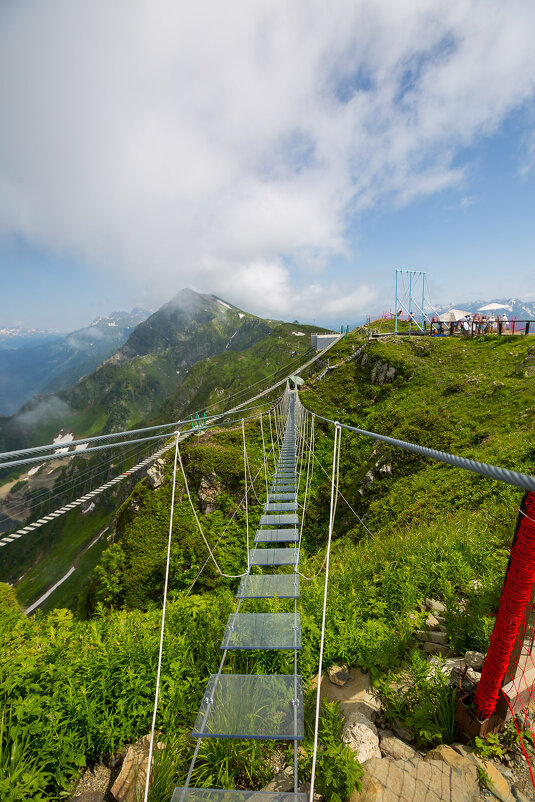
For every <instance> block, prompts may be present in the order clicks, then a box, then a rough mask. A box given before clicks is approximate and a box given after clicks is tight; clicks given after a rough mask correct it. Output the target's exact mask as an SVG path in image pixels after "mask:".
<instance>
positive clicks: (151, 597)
mask: <svg viewBox="0 0 535 802" xmlns="http://www.w3.org/2000/svg"><path fill="white" fill-rule="evenodd" d="M330 362H331V366H333V365H335V367H334V369H332V370H330V371H329V372H328V373H327V374H325V375H324V376H323V378H320V375H321V373H322V372H323V370H322V367H325V366H321V365H319V366H315V367H314V368H311V369H309V371H308V374H306V375H305V378H306V384H305V386H304V388H303V389H302V391H301V394H300V395H301V399H302V402H303V404H304V405H305V406H306V407H307V408H309V409H310V410H312V411H314V412H317V413H319V414H321V415H323V416H326V417H329V418H333V419H334V420H340V421H342V422H346V423H350V424H353V425H357V426H359V427H361V428H365V429H370V430H372V431H378V432H381V433H383V434H390V435H392V436H395V437H399V438H405V439H408V440H412V441H413V442H418V443H421V444H424V445H429V446H432V447H434V448H438V449H446V450H449V451H452V452H454V453H459V454H461V455H463V456H468V457H474V458H476V459H480V460H483V461H488V462H492V463H494V464H498V465H502V466H505V467H510V468H513V469H516V470H520V471H523V472H526V473H530V474H533V473H534V472H535V470H534V466H535V453H534V451H533V444H532V435H531V433H532V427H533V417H534V415H535V408H534V406H533V395H532V385H533V366H534V363H535V346H534V345H533V344H532V340H530V339H529V338H524V339H522V338H512V337H511V338H501V339H500V338H498V337H497V336H492V335H489V336H484V337H481V338H478V339H475V340H469V339H463V338H460V337H459V338H451V339H445V338H444V339H441V340H427V339H425V340H424V339H423V338H414V339H409V338H407V337H405V338H402V337H398V338H394V337H390V338H385V339H381V340H374V341H368V339H367V334H366V332H364V331H360V332H359V331H356V332H354V333H352V334H351V335H350V337H349V338H348V339H347V340H342V341H341V342H340V343H339V344H338V345H337V346H336V347H335V348H334V349H333V351H332V352H331V353H330ZM336 365H337V366H336ZM246 432H247V443H248V448H249V455H250V459H251V471H252V474H253V475H254V474H255V472H256V471H257V470H258V468H259V467H260V464H261V437H260V432H259V429H258V425H257V424H255V425H252V424H250V425H248V426H247V429H246ZM182 451H183V459H184V464H185V469H186V474H187V477H188V481H189V483H190V487H191V490H192V493H193V502H194V504H195V506H196V508H197V511H198V515H199V517H200V520H201V522H202V524H203V526H204V527H205V530H206V533H207V537H208V538H209V540H210V542H211V543H212V545H213V546H215V543H216V542H217V539H218V538H219V537H220V536H222V535H223V541H222V544H224V548H221V551H220V552H219V551H218V552H217V553H218V555H219V556H221V559H222V560H224V561H225V562H224V567H225V568H229V569H233V570H230V571H229V572H230V573H239V571H240V566H241V565H242V563H243V560H244V556H245V545H244V533H243V525H242V524H243V512H241V511H240V510H239V503H240V498H241V495H242V493H243V487H244V485H243V475H244V464H243V454H242V452H241V430H240V428H239V427H237V428H235V429H234V430H232V429H231V430H224V431H221V432H218V431H210V432H207V433H205V434H201V435H200V436H198V437H196V438H191V439H190V440H189V441H188V442H187V443H185V444H184V445H183V449H182ZM315 453H316V457H317V462H315V471H314V478H313V481H312V484H311V498H310V503H309V505H308V506H307V509H306V511H305V529H304V539H303V559H302V562H301V565H300V570H301V571H302V572H303V573H304V574H305V575H307V576H313V575H314V574H315V573H316V572H317V571H319V569H320V568H321V564H322V561H323V557H324V547H325V543H326V535H327V519H328V503H329V494H330V467H331V464H330V463H331V456H332V426H331V425H329V424H327V423H325V422H322V421H320V420H316V449H315ZM324 471H325V472H324ZM340 476H341V484H340V489H341V491H342V493H343V497H342V496H341V497H340V498H339V500H338V509H337V515H336V521H335V541H334V543H333V552H332V557H331V576H330V589H329V596H328V615H327V629H326V640H325V649H326V651H325V662H324V665H325V666H328V665H330V664H333V663H338V664H340V663H343V662H347V663H348V664H349V665H353V666H359V667H360V668H362V669H367V670H368V671H370V672H371V674H372V676H373V677H374V678H375V679H376V680H377V681H379V680H380V678H381V676H383V675H384V674H385V672H388V671H389V670H392V669H394V670H395V669H397V668H399V667H400V666H401V665H402V664H403V661H404V660H405V659H406V658H407V654H408V652H409V651H410V649H411V648H412V647H413V646H414V643H415V631H416V630H417V629H418V628H419V627H420V626H421V624H422V623H423V617H425V615H426V613H424V612H422V611H421V605H422V603H423V601H424V600H425V598H426V597H433V598H437V599H441V600H442V601H444V602H445V604H446V605H447V609H448V613H447V626H448V632H449V636H450V640H451V643H452V646H453V647H454V648H456V649H459V650H463V649H466V648H477V649H481V650H483V651H484V650H485V649H486V646H487V643H488V637H489V631H490V627H491V626H492V619H490V618H489V613H491V612H493V611H494V610H495V608H496V603H497V599H498V597H499V592H500V588H501V584H502V581H503V574H504V570H505V566H506V563H507V558H508V551H509V547H510V544H511V539H512V534H513V529H514V524H515V520H516V515H517V509H518V506H519V503H520V499H521V497H522V491H520V490H518V489H516V488H514V487H511V486H508V485H504V484H503V483H499V482H494V481H490V480H486V479H483V478H482V477H479V476H477V475H474V474H470V473H467V472H464V471H461V470H460V469H456V468H451V467H448V466H445V465H439V464H436V463H434V462H431V461H429V460H426V459H422V458H419V457H417V456H415V455H412V454H409V453H407V452H404V451H400V450H398V449H393V448H392V447H390V446H385V445H381V444H379V443H377V442H375V441H374V440H373V439H368V438H364V437H361V436H358V435H356V434H350V433H348V432H345V431H344V432H343V434H342V450H341V471H340ZM208 478H209V479H210V482H211V486H212V487H216V489H217V493H215V494H214V495H213V496H212V495H210V494H208V495H207V493H206V480H207V479H208ZM262 485H263V480H262V476H261V475H260V478H259V480H258V481H257V483H256V492H257V494H258V497H259V499H260V501H262ZM170 490H171V464H170V460H169V458H168V459H167V460H166V461H165V470H164V479H163V483H162V484H161V485H160V486H159V487H157V488H156V489H151V488H150V487H149V486H148V485H147V483H146V481H145V480H144V481H142V482H140V483H138V484H137V486H136V487H135V488H134V490H133V493H132V494H131V495H130V496H129V497H128V498H127V499H126V500H125V502H124V504H123V506H122V508H121V510H120V512H119V514H118V516H117V528H116V534H115V537H114V540H113V542H110V543H109V547H108V549H107V551H105V552H104V554H103V557H102V560H101V563H100V567H97V569H96V570H95V573H94V577H93V581H92V584H91V588H90V592H89V593H87V592H85V593H83V594H81V596H80V597H79V599H78V604H77V603H76V601H75V600H72V607H73V610H74V611H75V615H74V617H72V613H69V612H66V611H64V610H55V611H53V612H52V613H51V614H49V615H48V616H43V615H38V616H36V617H34V618H32V619H30V620H28V619H24V618H22V617H21V616H20V613H19V612H18V610H17V604H16V601H15V599H14V597H13V593H12V591H9V590H7V589H4V596H3V600H2V603H1V604H0V607H1V610H2V612H1V623H0V626H1V628H2V634H3V637H4V643H5V644H6V646H5V654H6V660H5V662H4V664H3V665H2V668H1V669H0V671H1V672H2V677H3V678H4V680H5V678H7V676H9V678H10V682H9V685H7V684H6V683H5V682H4V684H1V685H0V687H2V688H3V689H4V690H3V691H2V693H3V698H2V702H3V705H4V708H5V710H6V711H7V712H6V716H7V719H6V720H7V721H9V722H11V721H13V722H14V721H16V716H17V710H18V707H17V705H19V704H20V702H19V701H18V700H19V697H20V698H21V699H26V700H27V701H26V702H25V704H26V707H27V710H28V711H29V712H27V713H26V715H25V725H24V729H23V730H22V731H20V730H16V729H15V728H14V727H13V728H12V730H9V733H8V735H7V736H6V737H7V741H6V743H7V744H8V745H12V744H15V743H16V744H17V747H16V750H17V751H16V752H15V754H16V755H17V758H16V763H15V764H14V765H16V767H17V770H18V771H19V772H22V770H23V769H26V770H27V772H28V777H29V778H30V780H29V781H31V782H33V783H34V785H33V786H31V787H32V788H33V787H35V788H36V789H38V788H42V789H44V790H43V796H45V798H47V799H53V798H56V797H55V796H54V794H59V792H60V790H61V789H68V788H69V787H71V786H69V783H70V781H71V779H72V778H73V777H76V775H77V772H78V771H79V770H80V766H82V765H83V764H84V762H85V761H87V760H89V761H98V760H101V759H103V758H105V757H106V756H107V755H110V754H113V753H115V752H116V751H118V750H119V749H120V747H121V745H122V744H123V743H125V742H128V741H131V740H135V739H136V738H138V737H139V736H141V735H143V734H145V733H146V732H147V731H148V728H149V723H150V713H151V703H152V694H153V692H154V670H155V656H156V653H157V641H158V629H157V627H158V621H159V615H160V614H159V612H158V608H159V605H160V604H161V593H162V580H163V570H164V553H165V547H164V546H165V541H166V536H167V524H168V515H169V498H170ZM177 490H178V496H177V497H178V503H177V510H176V513H177V519H176V526H175V530H174V541H173V549H172V556H171V585H170V587H171V600H170V603H169V609H168V630H167V635H166V647H165V650H164V663H163V674H162V694H161V698H162V702H161V707H160V713H159V718H158V723H157V727H158V730H159V732H160V735H159V740H161V741H162V742H163V743H165V745H166V748H164V750H163V752H162V755H161V759H160V762H159V769H158V772H159V773H158V772H157V773H158V776H159V780H158V785H157V787H156V788H155V789H154V791H153V794H152V797H151V802H156V801H157V802H163V800H168V799H169V797H170V789H171V788H172V787H173V786H174V785H175V784H180V783H182V782H183V780H184V777H185V773H186V771H187V766H188V763H189V758H190V756H191V750H192V746H193V744H192V742H191V739H190V738H189V736H188V732H189V731H190V730H191V726H192V723H193V720H194V716H195V713H196V710H197V706H198V702H199V699H200V698H201V695H202V692H203V689H204V687H205V685H206V681H207V678H208V676H209V675H210V674H211V673H212V672H213V670H214V668H215V667H216V665H217V663H218V660H219V644H220V640H221V636H222V632H223V630H224V627H225V623H226V619H227V617H228V613H229V612H230V610H231V609H232V605H233V602H232V592H233V591H234V590H235V586H236V580H229V579H222V578H221V577H220V576H218V574H217V572H216V571H215V569H214V567H213V566H212V565H207V567H206V569H205V571H204V572H203V574H202V575H201V577H199V580H198V582H197V583H196V584H195V585H193V587H192V588H191V590H190V585H191V583H192V582H193V579H194V578H195V576H196V575H197V573H198V569H200V567H201V566H202V565H203V563H204V562H205V560H206V556H207V555H206V551H205V548H204V545H203V543H202V541H201V539H200V538H199V535H198V532H197V531H196V525H195V522H194V519H193V516H192V514H191V510H190V509H189V506H188V502H187V498H186V497H185V495H184V486H183V483H182V480H179V483H178V489H177ZM264 492H265V491H264ZM259 509H260V507H259V505H256V504H252V508H251V516H252V520H251V525H252V526H254V521H255V518H254V516H255V515H256V514H258V513H259ZM234 512H236V519H235V521H234V522H232V523H230V519H231V516H232V514H233V513H234ZM357 516H358V517H357ZM359 519H360V520H359ZM362 522H364V524H365V525H363V523H362ZM240 524H241V525H240ZM227 525H228V529H227V530H226V531H224V530H225V527H227ZM302 584H303V587H302V599H301V614H302V624H303V643H304V648H303V651H302V653H301V655H300V660H299V666H300V671H301V673H302V674H303V677H304V679H305V683H306V687H307V691H306V693H305V708H306V711H309V708H310V706H311V700H312V696H311V686H310V685H309V684H308V682H309V681H311V680H312V679H313V677H314V675H315V672H316V671H317V659H318V648H319V634H320V633H319V627H318V625H319V621H320V616H321V606H322V595H323V576H322V575H320V576H319V577H318V578H317V579H315V580H313V581H309V582H307V581H305V580H303V581H302ZM284 605H285V602H284V601H283V600H273V601H272V602H271V603H270V609H271V610H272V611H283V610H285V609H286V608H285V606H284ZM263 609H266V608H265V607H264V608H263ZM82 612H83V614H84V615H86V614H87V613H88V612H90V613H91V619H90V620H89V621H84V620H80V619H79V615H80V613H82ZM199 633H202V637H199ZM37 643H39V650H38V651H36V644H37ZM287 660H288V657H287V656H285V655H284V653H282V652H264V653H262V654H261V655H256V654H250V655H247V656H244V655H240V654H239V653H238V654H234V655H232V656H231V658H230V663H229V668H230V670H232V671H234V672H235V673H239V672H240V670H246V671H247V672H248V673H250V672H251V671H252V672H257V673H270V672H276V673H284V671H285V668H286V667H287V666H286V661H287ZM245 663H247V665H245ZM133 664H134V665H135V666H136V670H135V671H132V670H129V668H128V667H129V666H131V665H133ZM30 688H31V691H30V690H29V689H30ZM84 700H85V701H84ZM419 712H420V724H421V726H422V728H423V730H424V731H426V732H428V736H427V737H428V738H429V739H430V743H431V744H436V743H440V741H441V740H443V739H444V738H446V734H445V732H443V730H441V728H440V726H438V724H437V722H436V719H435V718H434V715H435V711H434V710H433V708H432V706H430V704H429V699H424V698H422V702H421V709H420V711H419ZM307 716H308V712H307ZM426 717H427V718H426ZM426 722H427V723H426ZM339 726H340V725H339V720H338V718H337V715H336V712H335V711H332V710H329V709H327V708H324V711H323V719H322V730H321V733H322V734H321V736H320V738H321V740H322V742H323V743H324V744H326V745H327V746H328V748H325V749H324V750H323V751H322V752H321V753H320V762H319V765H318V776H319V777H323V778H325V777H330V778H331V779H330V780H329V782H328V783H327V788H326V789H325V790H324V791H322V792H324V793H325V794H326V796H327V799H333V800H334V799H335V798H336V797H335V796H333V795H334V794H339V798H342V799H344V798H346V797H347V795H348V790H347V789H348V788H349V789H350V788H351V787H352V785H353V784H354V783H355V781H357V780H358V772H357V771H356V770H355V769H354V768H353V764H352V763H351V756H350V755H348V753H347V749H346V747H345V746H344V745H343V744H341V742H340V741H339V740H338V739H337V734H338V730H339ZM51 728H54V732H55V735H54V752H53V753H52V752H51V750H50V748H48V746H47V744H48V743H50V737H49V734H50V731H51ZM426 728H427V729H426ZM17 739H18V740H17ZM203 743H204V742H203ZM309 755H310V739H309V735H307V739H306V740H305V743H304V749H303V752H302V754H301V760H302V764H301V768H300V776H301V777H303V778H304V779H306V776H307V771H309V766H310V763H309ZM280 759H284V758H283V757H281V754H280V752H277V747H276V745H275V744H273V743H263V742H236V743H234V742H232V741H224V742H222V743H219V744H217V748H216V744H215V742H206V743H205V744H204V746H203V748H202V749H201V752H200V754H199V760H198V764H197V769H196V774H195V778H194V780H195V782H196V783H198V784H199V785H204V786H215V787H217V786H221V787H231V788H232V787H236V788H261V787H262V785H263V784H265V782H266V781H267V780H269V779H270V778H271V777H272V776H273V769H272V766H273V762H274V761H278V760H280ZM307 766H308V769H307ZM246 769H247V771H248V773H246ZM11 777H15V774H14V773H13V772H12V773H11ZM11 782H12V783H15V782H16V780H11ZM36 794H37V791H36ZM13 798H14V799H19V798H20V799H22V798H24V797H23V796H19V797H17V796H14V797H13ZM35 798H36V799H38V798H39V797H38V796H37V795H36V796H35Z"/></svg>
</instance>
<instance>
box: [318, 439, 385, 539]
mask: <svg viewBox="0 0 535 802" xmlns="http://www.w3.org/2000/svg"><path fill="white" fill-rule="evenodd" d="M314 459H315V460H316V462H317V463H318V465H319V466H320V468H321V470H322V471H323V473H324V474H325V476H329V474H328V473H327V471H326V470H325V468H324V467H323V465H322V464H321V462H320V461H319V459H318V458H317V456H316V455H315V454H314ZM337 493H338V495H339V496H340V498H341V499H342V501H345V503H346V504H347V506H348V507H349V509H350V510H351V512H352V513H353V515H354V516H355V518H356V519H357V521H358V522H359V524H360V525H361V526H362V527H364V529H365V530H366V532H367V533H368V534H369V535H371V536H372V537H373V532H372V531H371V529H369V528H368V527H367V526H366V524H365V523H364V521H363V520H362V518H361V517H360V515H359V514H358V513H357V512H355V510H354V509H353V507H352V506H351V504H350V503H349V501H348V500H347V499H346V497H345V496H344V494H343V493H342V491H341V490H340V489H339V488H338V489H337Z"/></svg>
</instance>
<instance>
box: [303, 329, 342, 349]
mask: <svg viewBox="0 0 535 802" xmlns="http://www.w3.org/2000/svg"><path fill="white" fill-rule="evenodd" d="M339 336H340V335H339V334H337V333H336V334H335V333H334V332H333V333H332V334H311V335H310V344H311V345H312V347H313V348H315V349H316V351H323V349H324V348H327V346H328V345H332V343H333V342H335V341H336V340H337V339H338V337H339Z"/></svg>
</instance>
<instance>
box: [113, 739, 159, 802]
mask: <svg viewBox="0 0 535 802" xmlns="http://www.w3.org/2000/svg"><path fill="white" fill-rule="evenodd" d="M154 746H155V748H158V749H163V747H164V745H163V744H160V743H158V744H156V743H155V744H154ZM149 748H150V734H149V735H145V736H144V737H143V738H141V739H140V740H139V741H137V742H136V743H135V744H132V745H131V746H129V747H128V750H127V752H126V755H125V757H124V760H123V765H122V766H121V771H120V773H119V776H118V777H117V779H116V780H115V782H114V783H113V785H112V788H111V793H112V795H113V797H114V798H115V799H116V800H117V802H138V799H139V797H140V795H142V793H143V791H144V789H145V780H146V777H147V766H148V764H149Z"/></svg>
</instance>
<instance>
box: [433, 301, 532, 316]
mask: <svg viewBox="0 0 535 802" xmlns="http://www.w3.org/2000/svg"><path fill="white" fill-rule="evenodd" d="M452 308H456V309H463V310H466V311H467V312H472V313H475V312H483V313H484V312H491V311H495V312H498V311H500V310H501V311H503V312H506V314H507V316H508V317H509V319H511V320H535V301H523V300H521V299H520V298H490V299H489V298H476V300H472V301H455V303H450V304H440V305H437V306H436V310H437V312H446V311H447V310H448V309H452Z"/></svg>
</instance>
